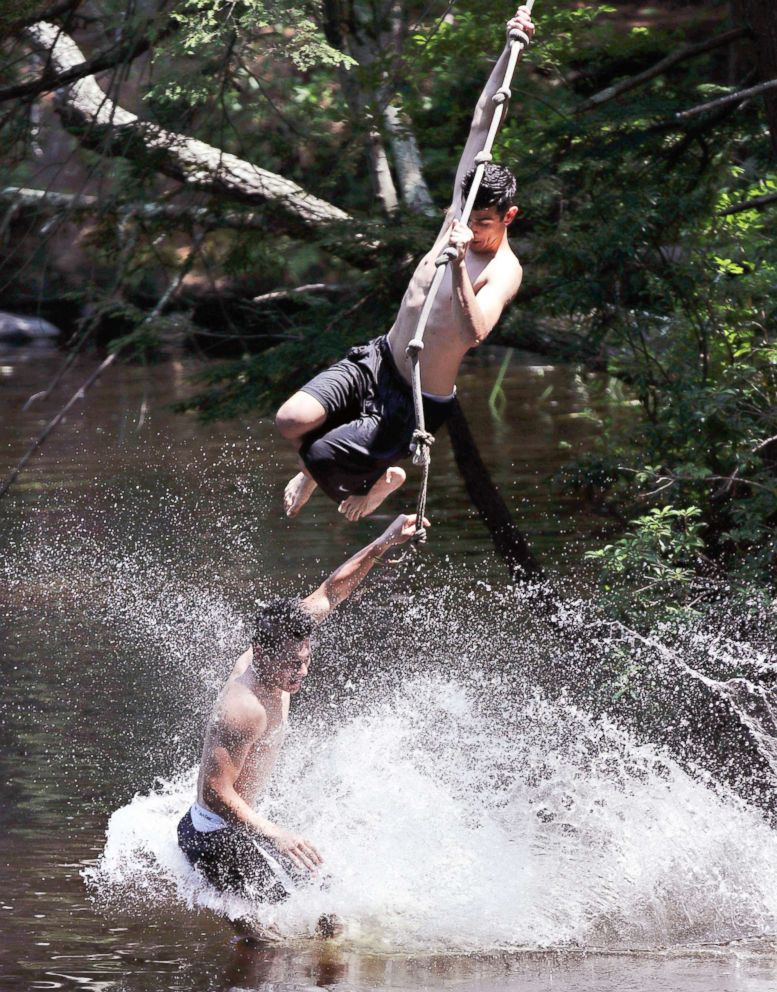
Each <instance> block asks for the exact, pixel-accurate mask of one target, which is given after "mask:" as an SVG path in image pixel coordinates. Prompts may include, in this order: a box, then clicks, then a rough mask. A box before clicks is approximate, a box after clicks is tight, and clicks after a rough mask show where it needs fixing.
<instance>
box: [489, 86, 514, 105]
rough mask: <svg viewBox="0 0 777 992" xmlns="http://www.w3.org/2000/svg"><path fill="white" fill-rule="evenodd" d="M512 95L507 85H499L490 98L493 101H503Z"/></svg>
mask: <svg viewBox="0 0 777 992" xmlns="http://www.w3.org/2000/svg"><path fill="white" fill-rule="evenodd" d="M512 95H513V91H512V90H511V89H510V87H509V86H500V87H499V89H498V90H497V91H496V93H494V95H493V96H492V97H491V99H492V100H493V101H494V103H504V102H505V100H509V99H510V97H511V96H512Z"/></svg>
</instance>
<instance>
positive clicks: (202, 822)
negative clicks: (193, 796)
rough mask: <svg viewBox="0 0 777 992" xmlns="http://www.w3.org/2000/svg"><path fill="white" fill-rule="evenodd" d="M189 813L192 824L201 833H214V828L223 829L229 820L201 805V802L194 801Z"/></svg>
mask: <svg viewBox="0 0 777 992" xmlns="http://www.w3.org/2000/svg"><path fill="white" fill-rule="evenodd" d="M189 813H190V814H191V818H192V826H193V827H194V829H195V830H199V832H200V833H201V834H209V833H213V831H214V830H223V829H224V827H226V825H227V821H226V820H222V819H221V817H220V816H219V815H218V813H214V812H213V810H210V809H206V808H205V807H204V806H200V804H199V803H193V804H192V808H191V809H190V810H189Z"/></svg>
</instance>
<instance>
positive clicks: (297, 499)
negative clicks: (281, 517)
mask: <svg viewBox="0 0 777 992" xmlns="http://www.w3.org/2000/svg"><path fill="white" fill-rule="evenodd" d="M315 488H316V482H315V480H314V479H312V478H311V477H310V476H309V475H308V473H307V472H298V473H297V474H296V475H295V476H294V478H293V479H292V480H291V481H290V482H288V483H287V484H286V488H285V489H284V491H283V509H284V510H285V511H286V516H287V517H296V516H297V514H298V513H299V511H300V510H301V509H302V507H303V506H304V505H305V504H306V503H307V501H308V500H309V499H310V497H311V496H312V495H313V490H314V489H315Z"/></svg>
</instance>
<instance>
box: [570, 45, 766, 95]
mask: <svg viewBox="0 0 777 992" xmlns="http://www.w3.org/2000/svg"><path fill="white" fill-rule="evenodd" d="M745 34H747V30H746V29H745V28H734V29H732V30H731V31H726V32H725V33H724V34H721V35H718V37H717V38H711V39H710V40H709V41H704V42H701V44H698V45H684V46H683V47H682V48H678V50H677V51H676V52H673V53H672V54H671V55H667V56H666V58H663V59H661V61H660V62H656V64H655V65H653V66H651V67H650V68H649V69H645V71H644V72H640V73H639V74H638V75H636V76H630V77H629V78H628V79H623V80H621V82H619V83H616V84H615V85H614V86H608V87H607V88H606V89H603V90H600V92H599V93H595V94H594V95H593V96H591V97H589V98H588V99H587V100H584V101H583V102H582V103H581V104H580V105H579V106H578V107H577V109H576V110H575V113H576V114H585V113H587V112H588V111H589V110H593V109H594V108H595V107H601V106H602V104H605V103H609V102H610V100H615V99H617V98H618V97H619V96H622V95H623V94H624V93H628V92H629V91H630V90H634V89H637V87H638V86H643V85H644V84H645V83H649V82H650V80H651V79H655V78H656V77H657V76H661V75H663V74H664V73H665V72H668V71H669V69H671V68H673V67H674V66H676V65H677V64H678V63H679V62H684V61H685V60H686V59H691V58H695V56H697V55H703V54H704V53H705V52H711V51H713V50H714V49H716V48H720V47H722V46H723V45H729V44H731V42H732V41H736V40H737V39H738V38H741V37H742V36H743V35H745Z"/></svg>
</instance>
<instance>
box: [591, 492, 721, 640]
mask: <svg viewBox="0 0 777 992" xmlns="http://www.w3.org/2000/svg"><path fill="white" fill-rule="evenodd" d="M701 517H702V513H701V510H700V509H699V508H698V507H695V506H691V507H686V508H684V509H678V508H676V507H673V506H663V507H660V508H659V507H655V508H654V509H652V510H650V511H649V512H648V513H646V514H644V515H643V516H641V517H638V518H637V519H636V520H632V521H631V523H632V526H633V528H634V529H633V530H629V531H627V532H626V533H625V534H624V535H623V536H622V537H621V538H619V539H618V540H617V541H615V542H614V543H613V544H607V545H605V546H604V547H603V548H599V549H597V550H595V551H588V552H586V555H585V557H586V558H587V559H589V560H591V561H595V562H597V563H598V564H599V565H600V576H601V584H602V589H603V592H604V594H605V602H606V604H607V605H608V606H609V607H611V608H613V609H614V611H615V612H616V613H617V614H619V615H622V616H625V617H626V618H627V619H628V620H629V622H634V619H635V617H636V618H640V617H642V618H644V617H646V616H647V617H650V618H651V619H652V620H656V619H658V618H659V617H660V615H661V614H666V615H672V614H673V613H675V612H677V611H678V610H682V611H683V612H685V611H687V610H689V609H691V608H692V607H691V605H690V604H691V602H692V598H694V597H696V596H697V594H698V585H697V582H696V580H697V578H698V577H699V575H700V573H701V570H702V568H703V566H704V563H705V560H704V558H703V557H702V552H703V549H704V540H703V538H702V536H701V532H702V530H703V529H704V526H705V525H704V522H703V521H702V519H701Z"/></svg>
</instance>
